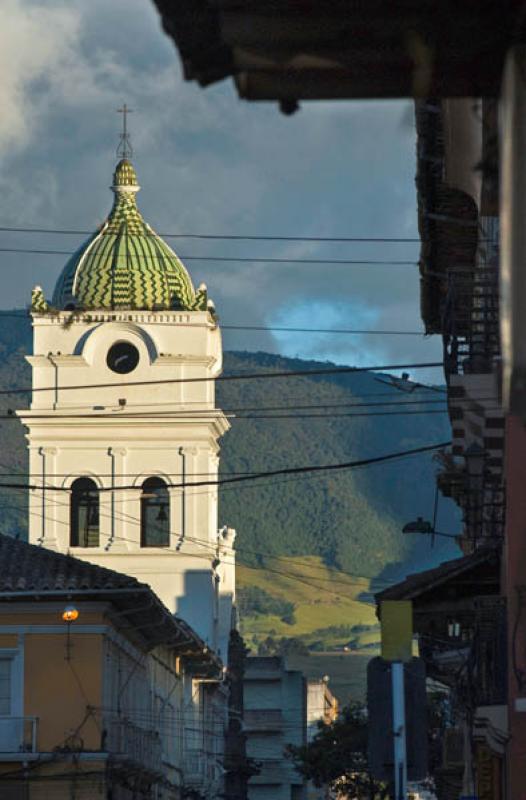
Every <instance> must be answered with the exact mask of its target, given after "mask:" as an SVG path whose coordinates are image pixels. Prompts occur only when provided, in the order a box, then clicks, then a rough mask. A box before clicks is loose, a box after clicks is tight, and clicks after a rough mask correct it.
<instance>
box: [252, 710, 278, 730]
mask: <svg viewBox="0 0 526 800" xmlns="http://www.w3.org/2000/svg"><path fill="white" fill-rule="evenodd" d="M243 722H244V723H245V730H246V731H247V733H249V732H251V731H254V732H255V731H269V732H277V731H280V730H281V729H282V728H283V713H282V711H281V709H270V708H269V709H258V710H250V709H249V710H247V709H245V712H244V715H243Z"/></svg>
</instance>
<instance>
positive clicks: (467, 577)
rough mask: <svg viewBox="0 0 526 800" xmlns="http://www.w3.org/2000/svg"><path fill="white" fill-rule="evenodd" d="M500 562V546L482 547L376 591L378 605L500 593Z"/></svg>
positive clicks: (434, 603) (431, 603) (416, 603)
mask: <svg viewBox="0 0 526 800" xmlns="http://www.w3.org/2000/svg"><path fill="white" fill-rule="evenodd" d="M499 563H500V553H499V550H498V548H495V547H480V548H479V549H477V550H475V552H474V553H472V554H471V555H469V556H462V557H461V558H454V559H452V560H451V561H444V562H443V563H442V564H440V565H439V566H438V567H434V568H433V569H427V570H424V571H423V572H416V573H414V574H412V575H408V576H407V578H406V579H405V580H403V581H401V582H400V583H396V584H394V585H393V586H389V587H388V588H387V589H384V590H383V591H382V592H379V593H378V594H375V600H376V604H377V607H379V605H380V603H381V602H382V601H383V600H411V601H412V602H413V604H414V607H415V609H417V608H420V607H423V606H437V605H442V604H443V603H444V602H446V603H448V602H449V601H451V600H452V601H457V600H459V599H463V598H465V599H470V598H472V597H478V596H480V595H484V596H488V595H498V593H499Z"/></svg>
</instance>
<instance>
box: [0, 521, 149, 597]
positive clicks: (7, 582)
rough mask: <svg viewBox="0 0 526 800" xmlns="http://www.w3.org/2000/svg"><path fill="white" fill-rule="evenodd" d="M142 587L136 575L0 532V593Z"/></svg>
mask: <svg viewBox="0 0 526 800" xmlns="http://www.w3.org/2000/svg"><path fill="white" fill-rule="evenodd" d="M134 588H137V589H143V588H145V586H144V584H141V583H139V581H138V580H137V579H136V578H131V577H129V576H128V575H122V574H121V573H119V572H114V570H112V569H105V568H104V567H98V566H96V565H95V564H88V563H87V562H86V561H80V560H79V559H78V558H73V556H66V555H62V554H61V553H55V552H54V551H53V550H48V549H46V548H45V547H37V546H36V545H32V544H28V543H27V542H22V541H20V540H18V539H13V538H12V537H10V536H3V535H1V534H0V594H1V593H3V592H6V593H16V592H32V591H35V592H38V591H41V592H51V593H52V592H53V591H59V592H63V591H68V590H72V591H75V590H77V591H78V590H84V591H86V590H87V591H89V590H93V591H101V590H102V591H104V590H108V589H112V590H115V589H134Z"/></svg>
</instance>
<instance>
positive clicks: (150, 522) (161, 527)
mask: <svg viewBox="0 0 526 800" xmlns="http://www.w3.org/2000/svg"><path fill="white" fill-rule="evenodd" d="M169 544H170V495H169V494H168V489H167V487H166V484H165V482H164V481H163V480H161V478H147V480H145V481H144V483H143V485H142V496H141V547H168V546H169Z"/></svg>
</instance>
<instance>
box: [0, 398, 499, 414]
mask: <svg viewBox="0 0 526 800" xmlns="http://www.w3.org/2000/svg"><path fill="white" fill-rule="evenodd" d="M381 394H385V395H387V396H389V397H392V396H393V393H392V392H385V393H378V396H380V395H381ZM359 396H360V397H361V396H366V395H359ZM372 396H373V397H376V396H377V395H372ZM470 399H471V400H477V401H482V400H492V401H495V398H494V397H489V396H488V397H474V398H470ZM193 403H195V405H198V404H200V403H202V400H197V401H193ZM437 403H438V404H440V405H444V404H446V403H447V398H445V397H444V398H436V399H426V400H424V399H417V400H378V401H375V400H369V401H368V402H356V403H307V404H304V403H298V404H296V403H294V404H293V405H291V404H290V403H289V404H287V405H270V406H267V405H255V406H224V407H223V406H222V407H221V408H220V409H216V408H190V409H187V408H183V409H180V410H178V411H175V410H173V409H166V408H164V409H163V410H162V411H159V412H157V411H144V408H145V407H146V408H152V407H154V408H158V407H159V406H166V405H168V404H167V403H166V402H156V403H128V404H127V405H126V411H124V412H123V413H124V415H125V416H133V415H134V414H135V413H137V414H139V415H140V416H146V415H148V416H149V415H153V414H157V413H160V414H166V413H170V414H172V413H175V414H177V415H180V416H187V415H190V416H193V415H195V414H211V413H213V412H215V411H217V410H221V411H223V413H224V414H237V413H248V412H252V411H259V412H261V411H265V412H266V411H312V410H317V409H323V410H326V409H329V408H330V409H334V408H336V409H341V408H375V407H380V408H384V407H386V406H387V407H391V406H394V407H396V408H399V407H403V406H428V405H433V406H434V405H437ZM183 405H185V406H186V405H192V402H190V403H187V402H185V403H184V404H183ZM137 407H138V408H140V409H141V410H140V411H138V412H133V411H132V412H130V411H129V410H128V409H130V408H137ZM109 408H111V409H113V411H114V412H115V413H119V415H121V414H122V410H121V408H120V407H117V406H112V405H111V404H110V406H109ZM496 408H498V406H496ZM106 409H107V407H101V409H99V410H106ZM68 410H69V411H70V412H72V411H81V410H85V411H93V404H92V403H90V404H84V405H78V406H76V405H75V406H68ZM1 413H2V412H1V411H0V414H1ZM3 413H4V414H6V415H7V416H8V417H11V416H12V410H11V409H7V410H6V411H4V412H3ZM32 416H37V415H32ZM45 416H46V417H50V418H55V417H57V416H58V414H57V413H54V414H46V415H45ZM61 416H63V415H62V414H61ZM66 416H70V414H68V415H66Z"/></svg>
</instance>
